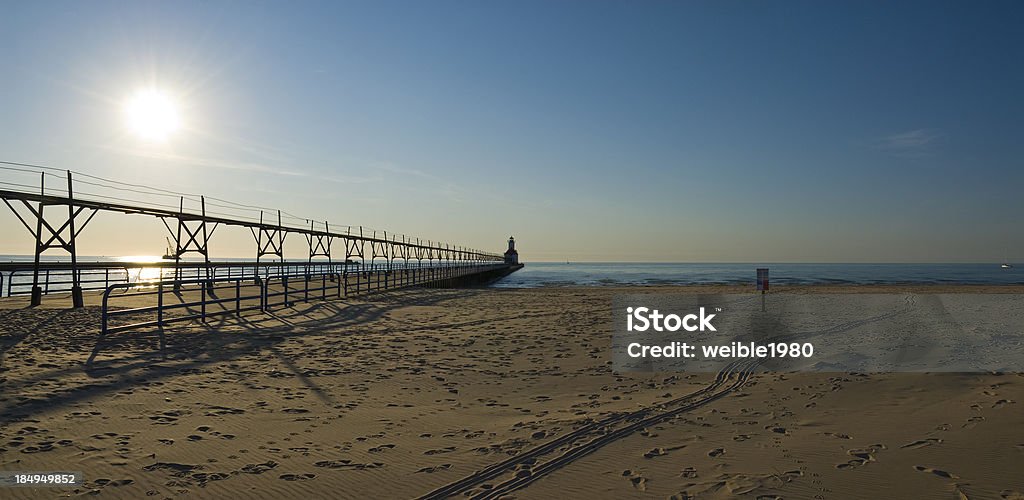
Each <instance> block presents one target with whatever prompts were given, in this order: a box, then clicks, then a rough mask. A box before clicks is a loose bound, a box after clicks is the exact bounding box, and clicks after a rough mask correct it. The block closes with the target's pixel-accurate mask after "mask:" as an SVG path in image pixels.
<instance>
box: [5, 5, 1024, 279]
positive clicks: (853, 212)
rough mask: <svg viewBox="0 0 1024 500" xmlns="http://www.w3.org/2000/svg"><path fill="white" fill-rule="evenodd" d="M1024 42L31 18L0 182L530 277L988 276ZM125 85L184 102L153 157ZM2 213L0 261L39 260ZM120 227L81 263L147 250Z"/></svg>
mask: <svg viewBox="0 0 1024 500" xmlns="http://www.w3.org/2000/svg"><path fill="white" fill-rule="evenodd" d="M1022 26H1024V4H1021V3H1019V2H952V3H950V2H789V1H785V2H783V1H779V2H624V1H623V2H612V1H597V2H594V1H586V2H584V1H580V2H568V1H555V2H471V1H457V2H442V1H426V2H421V1H417V2H362V3H347V2H326V3H322V4H317V3H312V2H259V3H256V2H230V3H229V2H203V3H199V2H152V3H150V2H93V1H90V2H35V3H29V2H19V3H15V4H10V5H7V6H6V7H5V8H4V13H3V17H2V18H0V61H2V64H3V73H4V76H3V80H2V82H3V83H2V84H0V110H2V111H3V113H2V115H3V118H4V119H3V120H0V160H10V161H23V162H29V163H42V164H47V165H53V166H57V167H61V168H71V169H74V170H80V171H83V172H89V173H93V174H96V175H101V176H106V177H114V178H118V179H122V180H125V181H130V182H150V183H154V184H157V185H162V186H167V187H170V188H173V189H178V190H183V191H188V192H195V193H204V194H209V195H213V196H218V197H221V198H227V199H231V200H236V201H239V202H243V203H258V204H261V205H269V206H275V207H280V208H283V209H285V210H288V211H290V212H292V213H297V214H302V215H308V216H311V217H315V218H318V219H321V220H322V219H327V220H329V221H331V222H332V223H337V224H363V225H367V226H371V227H375V228H382V229H389V230H394V231H398V232H404V233H408V234H412V235H417V236H424V237H429V238H435V239H447V240H450V241H453V242H456V243H460V244H465V245H469V246H473V247H478V248H484V249H493V250H498V251H500V250H501V249H502V248H503V246H504V239H505V238H506V237H507V236H508V235H509V234H515V235H516V236H517V239H518V240H520V242H521V243H520V246H521V253H522V255H523V258H524V259H525V260H562V259H566V258H569V259H572V260H577V261H585V260H618V261H797V262H799V261H817V262H821V261H828V262H849V261H884V262H906V261H915V262H932V261H945V262H953V261H972V262H986V261H998V260H1002V259H1003V257H1004V254H1006V255H1008V256H1009V257H1011V258H1016V257H1024V250H1022V249H1024V231H1022V220H1024V201H1022V199H1024V173H1022V171H1024V168H1022V167H1024V122H1022V118H1021V117H1022V116H1024V96H1022V93H1021V92H1022V89H1024V29H1022ZM142 87H157V88H160V89H163V90H165V91H166V92H168V93H171V94H173V95H174V96H175V99H176V101H177V102H178V103H179V105H180V107H181V109H180V113H181V121H182V130H181V131H179V132H178V133H177V134H175V135H174V136H173V137H171V138H169V139H168V141H167V142H166V143H163V144H149V143H145V142H144V141H141V140H139V138H138V137H134V136H132V135H131V134H129V133H126V131H125V129H124V125H123V123H122V121H123V118H122V108H123V103H124V101H125V100H126V99H128V98H129V97H130V96H131V95H132V93H133V92H134V91H135V90H136V89H138V88H142ZM0 208H3V210H4V211H3V212H2V213H0V235H2V237H0V253H30V252H31V242H30V239H29V237H28V235H27V233H26V232H25V231H24V230H23V228H20V225H16V224H17V222H16V219H14V217H13V216H12V215H11V214H10V213H9V211H7V208H6V207H0ZM129 219H130V220H129ZM129 219H125V218H123V217H118V216H113V215H110V216H106V215H105V216H101V217H99V218H98V220H97V221H96V222H95V226H94V227H90V228H89V229H88V230H87V231H86V232H85V233H83V239H82V243H81V245H82V247H81V248H82V253H86V254H104V255H116V254H154V253H159V252H160V251H161V250H162V249H163V231H164V230H163V226H162V225H160V224H159V223H158V222H157V221H155V220H147V219H144V218H139V219H138V220H136V219H131V218H129ZM126 220H127V222H126ZM217 238H220V239H219V240H218V239H217ZM247 238H248V236H247V233H241V232H231V231H230V230H229V231H225V232H223V233H218V235H217V236H216V237H215V238H214V239H213V241H212V243H211V245H212V248H213V251H214V253H215V255H219V256H225V257H227V256H248V255H250V254H252V253H253V251H254V249H253V247H254V244H253V243H251V242H250V241H249V240H248V239H247ZM302 246H303V241H302V240H301V238H298V237H296V238H293V241H292V242H291V244H290V246H289V252H291V255H292V256H296V257H299V256H301V253H302V252H303V248H302Z"/></svg>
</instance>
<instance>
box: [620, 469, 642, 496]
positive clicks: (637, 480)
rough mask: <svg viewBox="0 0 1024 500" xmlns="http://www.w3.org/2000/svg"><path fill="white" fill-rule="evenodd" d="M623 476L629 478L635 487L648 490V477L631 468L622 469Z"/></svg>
mask: <svg viewBox="0 0 1024 500" xmlns="http://www.w3.org/2000/svg"><path fill="white" fill-rule="evenodd" d="M622 476H623V477H627V478H629V482H630V483H631V484H632V485H633V487H634V488H636V489H637V490H640V491H647V478H646V477H643V476H641V475H640V474H638V473H636V472H633V471H631V470H629V469H626V470H624V471H622Z"/></svg>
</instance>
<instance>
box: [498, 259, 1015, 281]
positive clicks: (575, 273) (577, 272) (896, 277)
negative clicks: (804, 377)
mask: <svg viewBox="0 0 1024 500" xmlns="http://www.w3.org/2000/svg"><path fill="white" fill-rule="evenodd" d="M758 267H767V268H769V269H770V279H771V283H773V284H780V285H794V284H903V283H910V284H980V285H996V284H1000V285H1002V284H1018V285H1019V284H1024V269H1022V268H1020V267H1019V266H1018V267H1014V268H1011V269H1001V268H1000V267H999V264H731V263H730V264H670V263H665V264H659V263H621V262H615V263H579V264H577V263H570V264H565V263H548V262H541V263H529V262H527V263H526V267H524V268H523V269H521V270H519V271H517V272H515V273H513V274H512V275H510V276H508V277H506V278H505V279H503V280H501V281H500V282H498V283H497V284H496V285H495V286H500V287H537V286H570V285H583V286H601V285H688V284H750V285H753V284H754V278H755V273H756V269H757V268H758Z"/></svg>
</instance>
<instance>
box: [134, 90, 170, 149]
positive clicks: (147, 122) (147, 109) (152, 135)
mask: <svg viewBox="0 0 1024 500" xmlns="http://www.w3.org/2000/svg"><path fill="white" fill-rule="evenodd" d="M124 118H125V124H126V125H127V127H128V130H130V131H131V132H132V133H133V134H135V135H137V136H138V137H140V138H142V139H145V140H148V141H154V142H164V141H166V140H167V139H168V138H170V136H171V135H173V134H174V132H176V131H177V130H178V129H179V128H180V127H181V118H180V116H179V115H178V106H177V103H176V102H175V101H174V99H172V98H171V97H170V96H168V95H167V94H166V93H164V92H161V91H160V90H157V89H142V90H139V91H138V92H136V93H135V94H133V95H132V96H131V97H130V98H129V99H128V100H127V101H126V102H125V105H124Z"/></svg>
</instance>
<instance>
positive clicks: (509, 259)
mask: <svg viewBox="0 0 1024 500" xmlns="http://www.w3.org/2000/svg"><path fill="white" fill-rule="evenodd" d="M505 263H506V264H518V263H519V252H517V251H516V239H515V238H513V237H511V236H509V237H508V250H505Z"/></svg>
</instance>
